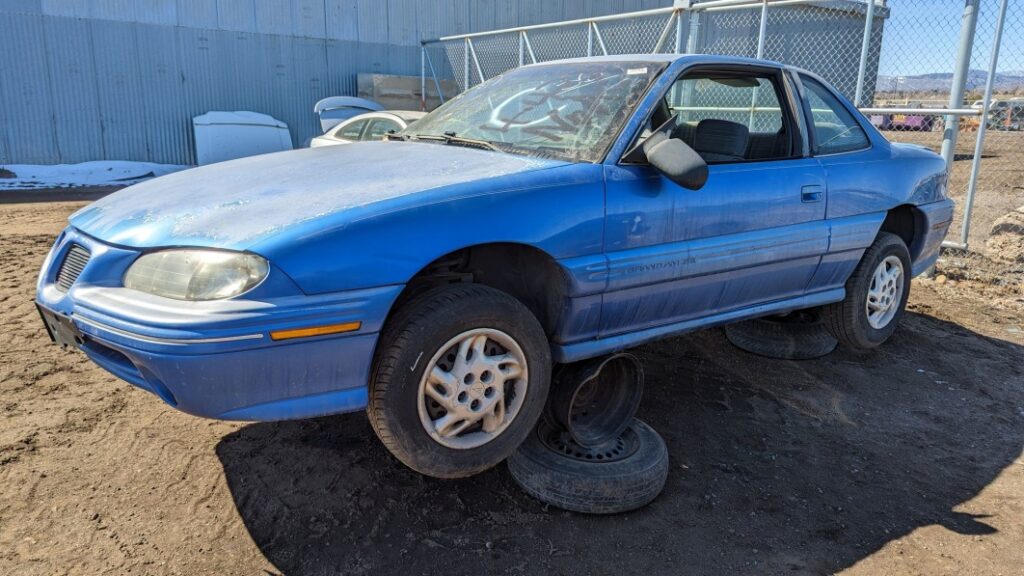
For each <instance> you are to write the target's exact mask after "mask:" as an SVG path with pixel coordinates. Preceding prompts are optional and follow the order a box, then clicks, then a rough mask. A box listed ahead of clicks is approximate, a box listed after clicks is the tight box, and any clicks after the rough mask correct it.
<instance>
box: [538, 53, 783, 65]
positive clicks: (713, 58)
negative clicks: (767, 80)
mask: <svg viewBox="0 0 1024 576" xmlns="http://www.w3.org/2000/svg"><path fill="white" fill-rule="evenodd" d="M679 60H684V61H687V62H689V63H691V64H739V65H744V64H745V65H748V66H770V67H772V68H783V67H785V66H784V65H783V64H781V63H779V62H775V61H773V60H759V59H757V58H745V57H741V56H722V55H718V54H614V55H607V56H585V57H582V58H564V59H561V60H548V61H545V62H537V63H535V64H529V65H528V66H544V65H546V64H565V63H574V62H578V63H583V62H658V63H666V64H671V63H673V62H676V61H679Z"/></svg>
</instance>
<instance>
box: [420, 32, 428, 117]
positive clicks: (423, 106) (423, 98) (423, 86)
mask: <svg viewBox="0 0 1024 576" xmlns="http://www.w3.org/2000/svg"><path fill="white" fill-rule="evenodd" d="M426 110H427V47H426V46H424V45H423V44H420V111H421V112H426Z"/></svg>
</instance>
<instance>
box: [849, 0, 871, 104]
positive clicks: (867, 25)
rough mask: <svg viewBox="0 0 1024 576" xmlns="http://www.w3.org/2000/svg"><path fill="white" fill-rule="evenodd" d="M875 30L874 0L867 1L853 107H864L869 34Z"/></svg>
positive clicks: (869, 43) (869, 44) (869, 42)
mask: <svg viewBox="0 0 1024 576" xmlns="http://www.w3.org/2000/svg"><path fill="white" fill-rule="evenodd" d="M874 29H875V0H868V8H867V14H866V15H865V16H864V39H863V40H862V41H861V44H860V67H859V68H857V90H856V93H855V95H854V97H853V105H854V106H863V105H864V76H865V75H866V74H867V71H868V50H869V49H870V48H871V33H872V32H873V31H874Z"/></svg>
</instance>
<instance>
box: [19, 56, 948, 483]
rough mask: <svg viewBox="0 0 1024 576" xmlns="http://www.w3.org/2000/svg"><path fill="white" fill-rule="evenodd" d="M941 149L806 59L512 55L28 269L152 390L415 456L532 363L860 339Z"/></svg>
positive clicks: (108, 225) (114, 221) (479, 459)
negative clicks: (361, 127)
mask: <svg viewBox="0 0 1024 576" xmlns="http://www.w3.org/2000/svg"><path fill="white" fill-rule="evenodd" d="M945 186H946V175H945V169H944V164H943V162H942V160H941V159H940V158H939V157H938V156H936V155H935V154H933V153H932V152H930V151H928V150H925V149H923V148H920V147H914V146H910V145H902V144H892V143H890V142H888V141H886V139H885V138H884V137H882V135H881V134H880V133H879V132H878V131H877V130H876V129H875V128H874V127H873V126H871V124H870V123H869V122H868V121H867V120H866V119H865V118H864V117H863V116H862V115H861V114H860V113H858V112H857V110H856V109H855V108H853V107H852V105H851V104H850V103H849V102H848V101H847V100H846V99H844V98H843V97H842V96H840V95H839V94H837V93H836V91H835V90H833V89H832V88H830V87H829V86H828V85H827V84H826V83H825V82H824V81H823V80H821V79H820V78H818V77H817V76H815V75H813V74H811V73H808V72H805V71H802V70H798V69H794V68H790V67H787V66H783V65H780V64H776V63H772V62H764V61H758V60H747V59H737V58H724V57H716V56H699V55H687V56H678V55H638V56H616V57H600V58H586V59H578V60H565V61H559V62H551V63H544V64H536V65H531V66H526V67H522V68H518V69H515V70H512V71H510V72H508V73H506V74H504V75H502V76H499V77H496V78H494V79H491V80H489V81H487V82H485V83H483V84H481V85H480V86H477V87H475V88H473V89H471V90H468V91H466V92H464V93H463V94H462V95H460V96H459V97H457V98H455V99H453V100H451V101H449V102H447V103H446V104H444V105H443V106H441V107H440V108H438V109H437V110H434V111H433V112H431V113H430V114H428V115H426V116H425V117H424V118H423V119H422V120H420V121H419V122H417V123H416V124H414V125H413V126H411V127H409V128H408V129H406V130H404V131H402V132H400V133H398V134H391V135H389V136H388V137H387V139H386V140H385V141H378V142H357V143H353V144H351V145H348V146H336V147H326V148H316V149H305V150H296V151H290V152H283V153H279V154H272V155H266V156H257V157H250V158H244V159H240V160H235V161H230V162H224V163H221V164H215V165H210V166H205V167H202V168H197V169H193V170H188V171H185V172H180V173H176V174H172V175H169V176H165V177H162V178H157V179H155V180H151V181H148V182H145V183H142V184H137V185H135V186H131V187H130V188H127V189H125V190H123V191H121V192H118V193H116V194H113V195H111V196H108V197H106V198H104V199H103V200H100V201H99V202H96V203H94V204H92V205H90V206H87V207H85V208H83V209H82V210H80V211H79V212H77V213H75V214H74V215H72V216H71V218H70V225H69V226H68V227H67V229H65V230H64V231H63V232H62V233H61V234H60V236H59V237H58V238H57V241H56V244H55V245H54V247H53V249H52V251H51V253H50V254H49V256H48V257H47V259H46V261H45V263H44V265H43V269H42V273H41V276H40V278H39V284H38V291H37V303H38V305H39V308H40V313H41V314H42V316H43V318H44V321H45V323H46V325H47V328H48V330H49V331H50V333H51V335H52V336H53V338H54V339H55V340H56V341H57V342H58V343H61V344H66V345H70V346H75V347H77V348H79V349H81V350H82V351H84V352H85V354H87V355H88V357H89V358H91V359H92V360H93V361H94V362H95V363H97V364H99V365H100V366H102V367H103V368H105V369H106V370H108V371H110V372H112V373H113V374H115V375H117V376H118V377H120V378H122V379H124V380H127V381H128V382H130V383H132V384H134V385H136V386H138V387H140V388H143V389H145V390H148V391H150V392H152V393H153V394H155V395H157V396H159V397H160V398H162V399H163V400H164V401H165V402H167V403H168V404H170V405H172V406H175V407H177V408H178V409H180V410H183V411H185V412H189V413H192V414H197V415H201V416H207V417H213V418H223V419H237V420H275V419H287V418H308V417H313V416H321V415H325V414H334V413H341V412H350V411H354V410H361V409H364V408H366V409H367V411H368V414H369V418H370V421H371V423H372V425H373V427H374V429H375V430H376V432H377V434H378V436H379V437H380V438H381V440H382V441H383V443H384V444H385V445H386V446H387V448H388V449H389V450H390V451H391V452H392V453H393V454H394V455H395V456H396V457H397V458H398V459H400V460H401V461H402V462H404V463H405V464H407V465H408V466H410V467H412V468H413V469H415V470H418V471H419V472H421V473H423V474H428V475H432V476H438V477H457V476H468V475H471V474H474V473H477V472H480V471H482V470H484V469H486V468H488V467H491V466H493V465H495V464H496V463H498V462H500V461H502V460H503V459H505V458H506V457H507V456H508V455H509V454H510V453H511V452H512V451H513V450H514V449H515V448H516V447H517V446H518V445H519V444H520V443H521V442H522V441H523V440H524V438H526V436H527V434H528V433H529V431H530V430H531V429H532V428H533V427H534V425H535V424H536V422H537V420H538V418H539V416H540V415H541V412H542V408H543V406H544V404H545V400H546V396H547V393H548V386H549V380H550V376H551V370H552V364H553V363H569V362H574V361H577V360H582V359H587V358H592V357H596V356H600V355H603V354H606V353H609V352H612V351H616V350H621V349H624V348H628V347H631V346H635V345H638V344H641V343H644V342H649V341H651V340H654V339H658V338H663V337H666V336H671V335H674V334H679V333H681V332H685V331H688V330H694V329H698V328H704V327H708V326H713V325H720V324H724V323H728V322H733V321H737V320H745V319H751V318H755V317H762V316H769V315H779V314H784V313H787V312H792V311H796V310H804V309H810V308H813V309H815V310H816V313H818V314H820V315H821V316H822V317H823V318H824V322H825V324H826V326H827V327H828V329H829V331H831V332H832V333H833V335H834V336H835V337H836V338H837V339H839V341H840V342H841V343H843V344H844V345H846V346H850V347H855V348H862V349H864V348H871V347H874V346H877V345H879V344H881V343H882V342H884V341H885V340H886V339H887V338H888V337H889V336H890V335H891V334H892V333H893V330H894V329H895V327H896V324H897V322H898V321H899V320H900V317H901V315H902V313H903V309H904V305H905V303H906V300H907V295H908V292H909V290H910V278H911V277H912V276H914V275H916V274H919V273H920V272H922V271H923V270H925V269H926V268H927V267H928V266H929V265H930V264H932V263H933V262H934V261H935V259H936V258H937V256H938V250H939V245H940V243H941V241H942V239H943V237H944V235H945V233H946V229H947V228H948V226H949V223H950V219H951V216H952V202H951V201H950V200H949V199H947V197H946V194H945Z"/></svg>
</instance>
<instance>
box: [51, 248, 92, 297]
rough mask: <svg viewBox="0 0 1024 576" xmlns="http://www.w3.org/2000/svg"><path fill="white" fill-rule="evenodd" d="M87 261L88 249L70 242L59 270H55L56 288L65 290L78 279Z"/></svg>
mask: <svg viewBox="0 0 1024 576" xmlns="http://www.w3.org/2000/svg"><path fill="white" fill-rule="evenodd" d="M88 263H89V251H88V250H86V249H85V248H82V247H81V246H79V245H78V244H72V245H71V249H70V250H68V253H67V256H64V261H63V262H61V263H60V271H58V272H57V288H59V289H60V290H61V291H62V292H67V291H68V289H69V288H71V285H72V284H74V283H75V280H78V276H79V275H80V274H81V273H82V270H83V269H84V268H85V265H86V264H88Z"/></svg>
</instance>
